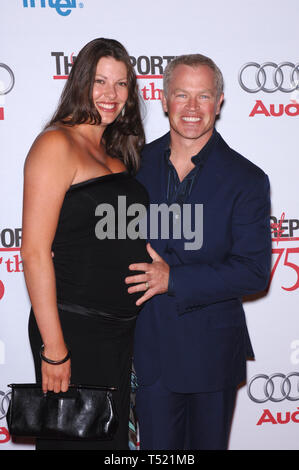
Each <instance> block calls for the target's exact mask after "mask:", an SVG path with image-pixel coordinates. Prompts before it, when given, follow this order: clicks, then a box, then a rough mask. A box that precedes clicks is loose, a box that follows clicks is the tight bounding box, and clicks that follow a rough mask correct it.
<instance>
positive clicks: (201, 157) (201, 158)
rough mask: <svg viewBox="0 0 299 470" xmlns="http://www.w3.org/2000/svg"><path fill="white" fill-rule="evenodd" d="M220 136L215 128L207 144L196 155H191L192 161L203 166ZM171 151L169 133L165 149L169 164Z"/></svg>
mask: <svg viewBox="0 0 299 470" xmlns="http://www.w3.org/2000/svg"><path fill="white" fill-rule="evenodd" d="M218 136H219V134H218V132H217V131H216V129H215V128H214V129H213V133H212V135H211V137H210V138H209V140H208V142H207V143H206V145H205V146H204V147H203V148H202V149H201V150H200V151H199V152H198V153H197V154H196V155H194V156H193V157H191V160H192V163H194V165H196V166H197V165H200V166H203V165H204V164H205V162H206V161H207V159H208V156H209V154H210V152H211V149H212V147H213V145H214V143H215V142H216V141H217V140H218ZM170 152H171V150H170V134H169V138H168V141H167V145H166V147H165V151H164V156H165V160H166V162H167V164H168V165H171V162H170Z"/></svg>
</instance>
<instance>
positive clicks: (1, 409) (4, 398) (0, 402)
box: [0, 390, 11, 419]
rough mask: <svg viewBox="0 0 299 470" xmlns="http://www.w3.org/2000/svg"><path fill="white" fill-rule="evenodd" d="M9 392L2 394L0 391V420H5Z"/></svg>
mask: <svg viewBox="0 0 299 470" xmlns="http://www.w3.org/2000/svg"><path fill="white" fill-rule="evenodd" d="M10 395H11V392H7V393H4V392H2V391H1V390H0V419H3V418H5V416H6V413H7V410H8V406H9V403H10Z"/></svg>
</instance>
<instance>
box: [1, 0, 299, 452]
mask: <svg viewBox="0 0 299 470" xmlns="http://www.w3.org/2000/svg"><path fill="white" fill-rule="evenodd" d="M0 19H1V28H0V149H1V160H0V165H1V166H0V168H1V170H0V204H1V210H0V450H24V449H28V450H31V449H33V448H34V447H33V445H32V442H30V441H29V442H24V441H18V442H13V441H12V439H11V437H10V435H9V432H8V430H7V423H6V412H7V408H8V404H9V400H10V392H9V390H10V389H9V387H8V384H10V383H12V382H32V381H34V380H35V377H34V369H33V361H32V357H31V351H30V348H29V342H28V337H27V322H28V315H29V310H30V304H29V300H28V295H27V291H26V287H25V283H24V276H23V268H22V259H21V256H20V245H21V240H22V229H21V226H22V191H23V165H24V160H25V158H26V155H27V152H28V150H29V148H30V146H31V144H32V142H33V140H34V138H35V137H36V135H37V134H38V133H39V132H40V131H41V129H42V128H43V126H44V124H45V123H46V122H47V120H48V119H49V117H50V116H51V115H52V113H53V111H54V109H55V108H56V105H57V102H58V98H59V96H60V93H61V91H62V88H63V86H64V84H65V81H66V80H67V78H68V75H69V73H70V70H71V67H72V64H73V62H74V60H75V58H76V55H77V53H78V52H79V50H80V49H81V48H82V47H83V46H84V45H85V44H86V43H87V42H88V41H90V40H92V39H94V38H96V37H107V38H114V39H117V40H119V41H120V42H121V43H123V44H124V46H125V47H126V48H127V50H128V52H129V54H130V56H131V60H132V63H133V65H134V67H135V70H136V74H137V77H138V83H139V89H140V96H141V101H142V103H143V115H144V125H145V130H146V137H147V142H150V141H152V140H153V139H155V138H157V137H159V136H160V135H162V134H164V133H165V132H166V131H167V130H168V121H167V118H166V117H165V116H164V114H163V111H162V107H161V92H160V90H161V88H162V76H163V71H164V69H165V66H166V65H167V63H168V62H169V61H171V60H172V59H173V57H175V56H176V55H180V54H184V53H202V54H205V55H208V56H209V57H211V58H212V59H213V60H214V61H215V62H216V63H217V64H218V66H219V67H220V68H221V69H222V72H223V75H224V80H225V102H224V105H223V106H222V110H221V116H220V119H218V121H217V129H218V131H219V132H220V133H221V134H222V136H223V137H224V139H225V140H226V141H227V142H228V143H229V145H230V146H231V147H233V148H235V149H236V150H237V151H238V152H240V153H241V154H243V155H244V156H246V157H247V158H249V159H250V160H252V161H253V162H254V163H255V164H257V165H258V166H260V167H262V168H263V169H264V171H265V172H266V173H267V174H268V175H269V178H270V182H271V198H272V208H271V221H270V222H271V229H272V240H273V259H272V273H271V281H270V284H269V287H268V289H267V291H266V292H263V293H261V294H260V295H257V296H255V297H254V298H248V299H245V303H244V305H245V312H246V317H247V323H248V328H249V331H250V335H251V338H252V343H253V346H254V350H255V353H256V358H255V360H254V361H250V362H249V363H248V374H247V383H246V384H243V385H242V386H241V387H240V390H239V394H238V399H237V404H236V409H235V413H234V421H233V426H232V432H231V439H230V447H229V448H230V449H231V450H237V449H244V450H245V449H250V450H253V449H299V440H298V436H299V306H298V305H299V304H298V300H299V296H298V293H299V204H298V174H299V158H298V157H299V155H298V136H299V132H298V131H299V129H298V123H299V85H298V83H299V54H298V41H297V37H298V19H299V4H298V0H285V2H281V1H279V0H263V2H260V1H258V0H244V1H243V2H239V0H226V2H222V0H214V1H211V2H201V1H198V0H185V1H184V2H181V1H178V0H163V1H162V2H161V1H157V0H152V1H151V2H146V1H144V2H142V1H140V0H139V1H138V0H127V1H126V2H120V1H119V0H111V1H110V2H104V1H102V0H82V1H79V0H0ZM49 158H51V155H49ZM53 184H55V181H53Z"/></svg>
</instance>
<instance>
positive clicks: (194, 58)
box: [163, 54, 224, 99]
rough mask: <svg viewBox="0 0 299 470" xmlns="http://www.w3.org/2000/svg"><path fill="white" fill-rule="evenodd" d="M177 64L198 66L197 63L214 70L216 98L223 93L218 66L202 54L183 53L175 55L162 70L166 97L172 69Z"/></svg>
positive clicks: (221, 77)
mask: <svg viewBox="0 0 299 470" xmlns="http://www.w3.org/2000/svg"><path fill="white" fill-rule="evenodd" d="M178 65H189V66H190V67H198V66H199V65H207V66H208V67H210V69H212V70H213V72H214V77H215V87H216V90H217V99H218V98H220V96H221V94H222V93H223V86H224V84H223V75H222V72H221V70H220V69H219V67H218V66H217V65H216V64H215V62H213V60H212V59H210V58H209V57H206V56H204V55H202V54H185V55H180V56H177V57H175V58H174V59H173V60H172V61H171V62H169V63H168V64H167V66H166V68H165V70H164V75H163V90H164V95H165V97H167V92H168V88H169V83H170V81H171V77H172V74H173V71H174V69H175V68H176V67H177V66H178Z"/></svg>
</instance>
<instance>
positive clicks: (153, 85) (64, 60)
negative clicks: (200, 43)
mask: <svg viewBox="0 0 299 470" xmlns="http://www.w3.org/2000/svg"><path fill="white" fill-rule="evenodd" d="M51 56H52V57H54V59H55V67H56V73H55V75H54V76H53V79H54V80H66V79H67V78H68V76H69V74H70V71H71V68H72V66H73V64H74V61H75V60H76V56H75V55H74V53H72V54H71V55H70V56H68V55H66V54H65V53H64V52H51ZM174 57H175V56H168V55H165V56H146V55H141V56H138V57H134V56H130V59H131V63H132V65H133V67H134V69H135V72H136V77H137V80H138V83H139V88H140V92H141V95H142V98H143V99H144V101H158V100H161V97H162V83H161V80H162V79H163V73H164V70H165V67H166V65H167V64H168V63H169V62H170V61H171V60H172V59H174Z"/></svg>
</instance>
